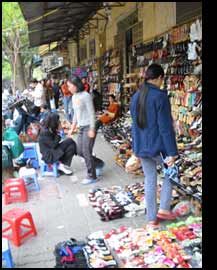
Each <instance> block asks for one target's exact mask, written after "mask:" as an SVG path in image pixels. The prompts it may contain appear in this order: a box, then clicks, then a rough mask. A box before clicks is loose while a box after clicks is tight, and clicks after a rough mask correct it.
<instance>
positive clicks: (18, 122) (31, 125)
mask: <svg viewBox="0 0 217 270" xmlns="http://www.w3.org/2000/svg"><path fill="white" fill-rule="evenodd" d="M6 115H7V116H9V117H11V118H9V119H11V120H12V125H13V128H14V129H15V131H16V132H17V134H20V133H21V132H23V133H24V134H26V135H27V138H28V140H29V141H33V142H35V141H37V139H38V136H39V132H40V128H41V124H40V109H39V108H38V107H36V106H35V105H34V103H33V102H32V101H31V100H29V99H28V98H26V97H21V98H20V99H18V100H15V101H13V102H12V103H10V104H8V109H7V113H6Z"/></svg>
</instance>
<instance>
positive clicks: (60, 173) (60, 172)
mask: <svg viewBox="0 0 217 270" xmlns="http://www.w3.org/2000/svg"><path fill="white" fill-rule="evenodd" d="M58 174H59V175H60V176H61V175H68V176H70V175H73V172H71V173H64V172H63V171H60V170H58Z"/></svg>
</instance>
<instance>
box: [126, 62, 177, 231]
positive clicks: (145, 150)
mask: <svg viewBox="0 0 217 270" xmlns="http://www.w3.org/2000/svg"><path fill="white" fill-rule="evenodd" d="M163 78H164V71H163V69H162V67H161V66H160V65H157V64H152V65H150V66H149V67H148V69H147V71H146V79H145V83H144V85H143V86H142V88H141V89H140V90H139V91H137V92H136V93H135V95H134V96H133V98H132V101H131V106H130V111H131V116H132V119H133V124H132V139H133V150H134V154H135V156H136V157H138V158H140V160H141V163H142V168H143V172H144V175H145V199H146V207H147V219H148V226H151V227H156V226H158V222H157V219H167V220H172V219H175V218H176V216H175V215H174V214H172V213H171V212H170V201H171V195H172V183H171V182H170V179H169V177H168V176H165V178H164V180H163V185H162V190H161V197H160V209H159V211H157V169H156V166H157V164H158V163H162V159H161V157H160V154H161V153H162V155H163V156H164V157H168V159H167V165H168V166H173V164H174V161H175V156H176V155H177V154H178V153H177V145H176V139H175V133H174V130H173V124H172V116H171V108H170V103H169V99H168V96H167V92H166V91H165V90H161V89H160V87H161V85H162V83H163Z"/></svg>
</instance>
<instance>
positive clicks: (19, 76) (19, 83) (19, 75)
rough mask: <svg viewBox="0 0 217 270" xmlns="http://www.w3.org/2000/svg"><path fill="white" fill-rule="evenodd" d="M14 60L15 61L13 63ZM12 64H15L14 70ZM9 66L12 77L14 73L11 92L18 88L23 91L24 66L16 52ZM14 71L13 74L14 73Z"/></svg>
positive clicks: (24, 86)
mask: <svg viewBox="0 0 217 270" xmlns="http://www.w3.org/2000/svg"><path fill="white" fill-rule="evenodd" d="M14 61H16V63H14ZM14 64H15V70H14ZM11 68H12V72H13V77H14V75H15V82H13V84H14V87H13V94H15V92H16V89H19V90H21V91H23V90H24V89H26V86H27V84H26V81H25V72H24V66H23V63H22V59H21V55H20V54H19V53H18V54H17V56H16V60H15V59H14V58H13V63H11ZM14 72H15V74H14Z"/></svg>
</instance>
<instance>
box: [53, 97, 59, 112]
mask: <svg viewBox="0 0 217 270" xmlns="http://www.w3.org/2000/svg"><path fill="white" fill-rule="evenodd" d="M59 98H60V96H59V95H55V96H54V100H55V106H56V109H58V108H59Z"/></svg>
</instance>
